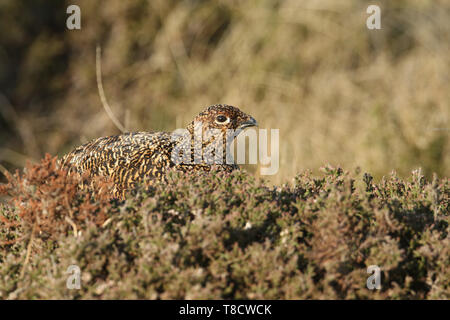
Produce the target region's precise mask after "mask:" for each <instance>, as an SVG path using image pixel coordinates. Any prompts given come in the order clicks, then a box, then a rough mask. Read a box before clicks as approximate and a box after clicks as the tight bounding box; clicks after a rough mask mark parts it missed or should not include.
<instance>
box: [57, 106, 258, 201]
mask: <svg viewBox="0 0 450 320" xmlns="http://www.w3.org/2000/svg"><path fill="white" fill-rule="evenodd" d="M198 124H200V125H201V132H202V135H203V136H202V137H203V138H205V137H206V138H205V139H204V141H202V144H201V149H200V150H199V149H198V148H197V149H195V148H194V145H195V142H194V140H195V138H194V137H195V134H196V132H197V131H196V130H197V129H198V127H196V125H198ZM255 125H257V123H256V121H255V120H254V119H253V118H252V117H251V116H249V115H247V114H245V113H243V112H242V111H240V110H239V109H238V108H236V107H233V106H228V105H214V106H210V107H208V108H207V109H206V110H204V111H203V112H201V113H200V114H199V115H197V116H196V117H195V118H194V120H193V121H192V122H191V123H190V124H189V125H188V127H187V128H186V129H185V130H184V132H185V134H184V135H183V134H174V133H169V132H135V133H124V134H121V135H116V136H109V137H102V138H98V139H96V140H93V141H91V142H89V143H86V144H84V145H82V146H80V147H78V148H76V149H75V150H73V151H72V152H70V153H68V154H67V155H65V156H64V157H63V159H62V163H63V165H66V166H68V167H69V168H70V169H71V170H76V171H77V172H79V173H83V172H85V171H89V173H90V175H91V176H103V177H108V178H111V179H112V181H113V182H114V184H115V192H114V193H115V196H116V197H121V196H123V194H124V192H125V191H126V190H129V189H131V188H133V187H134V186H135V184H136V183H138V182H141V181H144V180H148V181H150V182H157V181H160V180H162V179H164V176H165V173H166V172H167V170H168V169H170V168H175V169H176V170H180V171H184V172H192V171H206V172H207V171H210V170H211V168H213V167H214V169H216V170H218V171H226V172H231V171H233V170H235V169H237V168H238V166H237V165H236V164H234V163H233V164H228V163H227V161H226V147H225V148H223V155H222V159H223V161H222V163H211V162H210V161H202V162H200V163H199V162H198V161H195V160H196V159H198V158H196V155H198V153H199V152H201V153H204V151H205V149H207V148H208V147H211V146H213V144H215V143H223V142H224V141H225V140H223V141H217V139H216V140H208V138H207V136H206V135H205V133H207V132H209V131H214V130H215V131H214V132H220V133H222V137H223V139H225V137H226V134H227V132H229V130H235V131H237V132H236V135H237V134H238V133H239V132H240V130H243V129H244V128H246V127H250V126H255ZM227 130H228V131H227ZM186 134H187V135H188V136H187V137H186ZM186 138H187V139H186ZM183 139H184V140H183ZM187 141H188V142H189V147H188V148H190V151H191V152H190V157H189V160H190V161H187V162H186V161H184V162H177V161H173V156H174V148H176V147H179V146H180V145H182V144H183V143H186V142H187ZM181 154H183V152H181ZM200 158H201V157H200Z"/></svg>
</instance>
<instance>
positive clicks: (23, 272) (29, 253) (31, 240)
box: [20, 220, 37, 279]
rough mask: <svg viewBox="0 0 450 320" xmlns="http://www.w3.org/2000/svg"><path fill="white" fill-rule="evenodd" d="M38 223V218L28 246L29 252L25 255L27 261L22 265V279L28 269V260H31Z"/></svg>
mask: <svg viewBox="0 0 450 320" xmlns="http://www.w3.org/2000/svg"><path fill="white" fill-rule="evenodd" d="M36 225H37V220H36V221H35V222H34V224H33V229H32V230H31V236H30V241H29V242H28V247H27V254H26V256H25V261H24V263H23V266H22V271H20V279H22V278H23V276H24V275H25V269H26V267H27V265H28V261H29V260H30V255H31V246H32V245H33V240H34V232H35V231H36Z"/></svg>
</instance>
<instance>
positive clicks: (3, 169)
mask: <svg viewBox="0 0 450 320" xmlns="http://www.w3.org/2000/svg"><path fill="white" fill-rule="evenodd" d="M0 172H1V173H3V175H4V176H5V177H6V178H8V177H9V176H12V174H11V172H9V171H8V169H6V168H5V167H4V166H2V164H1V163H0Z"/></svg>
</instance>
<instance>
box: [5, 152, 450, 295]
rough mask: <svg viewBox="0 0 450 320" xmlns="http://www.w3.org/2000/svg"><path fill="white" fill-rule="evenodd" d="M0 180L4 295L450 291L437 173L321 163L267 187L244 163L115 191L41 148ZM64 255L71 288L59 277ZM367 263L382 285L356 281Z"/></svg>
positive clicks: (442, 189)
mask: <svg viewBox="0 0 450 320" xmlns="http://www.w3.org/2000/svg"><path fill="white" fill-rule="evenodd" d="M8 181H9V182H8V183H7V184H4V185H2V186H1V187H0V190H1V194H2V196H3V204H2V205H1V207H0V219H1V229H0V297H1V298H2V299H448V298H449V297H450V268H449V267H450V255H449V248H450V242H449V241H450V238H449V222H450V217H449V181H448V179H447V178H438V177H437V176H434V177H433V178H432V179H427V178H425V177H424V176H423V174H422V173H421V172H420V171H414V172H413V173H412V174H410V175H409V176H408V177H407V178H405V179H402V178H399V177H398V176H397V174H396V173H392V174H390V175H389V176H386V177H384V178H382V179H380V180H379V181H375V179H373V178H372V176H371V175H370V174H367V173H362V172H360V171H359V170H357V171H355V172H348V171H345V170H343V169H341V168H338V167H332V166H325V167H323V168H322V169H321V173H320V174H317V175H315V174H314V175H313V174H311V173H310V172H308V171H304V172H302V173H300V174H298V175H297V176H296V177H295V178H294V179H292V181H289V183H285V184H283V185H279V186H271V185H270V186H269V185H268V184H266V182H264V181H261V180H259V179H257V178H255V177H253V176H252V175H251V174H249V173H247V172H246V171H244V170H241V171H236V172H235V173H233V174H231V175H230V174H223V173H212V174H206V175H205V174H203V175H202V174H193V175H183V174H181V173H179V172H169V174H168V181H167V182H165V183H160V184H156V185H154V186H151V187H150V186H146V185H141V186H139V187H138V188H137V189H136V190H133V191H132V192H129V193H128V194H127V196H126V198H125V199H124V200H117V199H112V198H111V197H110V191H111V185H110V184H109V183H108V182H107V181H101V180H98V179H97V180H96V181H92V182H91V181H87V180H86V177H83V176H81V177H80V176H77V175H74V174H68V173H67V172H66V171H65V170H63V169H61V168H59V166H58V163H57V161H56V158H52V157H50V156H47V157H46V158H44V159H42V160H41V162H40V164H37V165H32V164H29V165H28V166H27V167H26V168H25V169H24V170H23V171H18V172H17V173H16V174H15V175H11V176H9V178H8ZM80 181H81V182H83V187H82V188H80ZM70 265H77V266H78V267H79V268H80V270H81V288H80V289H68V288H67V287H66V281H67V278H68V277H69V274H68V273H67V269H68V267H69V266H70ZM370 265H378V266H379V267H380V268H381V274H382V275H381V289H380V290H369V289H368V288H367V287H366V280H367V277H368V276H369V274H367V267H368V266H370Z"/></svg>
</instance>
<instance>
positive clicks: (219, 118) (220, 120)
mask: <svg viewBox="0 0 450 320" xmlns="http://www.w3.org/2000/svg"><path fill="white" fill-rule="evenodd" d="M228 122H230V118H228V117H226V116H224V115H222V114H221V115H218V116H217V117H216V123H217V124H227V123H228Z"/></svg>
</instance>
